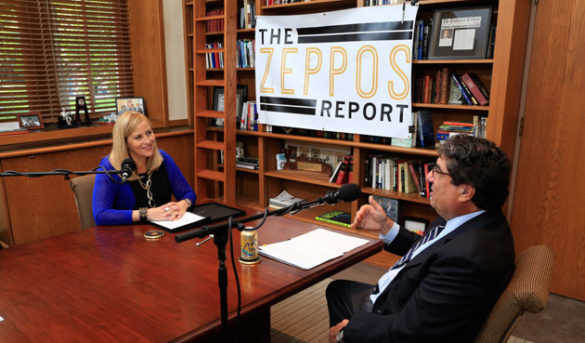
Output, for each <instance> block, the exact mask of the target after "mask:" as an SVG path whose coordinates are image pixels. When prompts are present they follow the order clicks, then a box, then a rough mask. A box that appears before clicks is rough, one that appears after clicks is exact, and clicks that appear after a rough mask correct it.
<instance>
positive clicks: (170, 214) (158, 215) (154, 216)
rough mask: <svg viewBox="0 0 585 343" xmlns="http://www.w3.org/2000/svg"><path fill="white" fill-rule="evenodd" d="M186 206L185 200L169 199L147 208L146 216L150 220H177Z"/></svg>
mask: <svg viewBox="0 0 585 343" xmlns="http://www.w3.org/2000/svg"><path fill="white" fill-rule="evenodd" d="M187 208H188V206H187V203H186V201H183V200H181V201H178V202H174V201H171V202H168V203H166V204H164V205H162V206H159V207H154V208H149V209H148V212H147V213H148V215H147V216H148V219H151V220H177V219H180V218H182V217H183V215H184V214H185V212H186V211H187Z"/></svg>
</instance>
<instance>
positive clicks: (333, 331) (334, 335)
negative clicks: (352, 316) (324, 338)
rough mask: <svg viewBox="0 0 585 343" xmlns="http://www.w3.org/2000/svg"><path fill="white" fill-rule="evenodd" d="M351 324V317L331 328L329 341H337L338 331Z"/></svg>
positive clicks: (332, 342) (331, 342) (330, 342)
mask: <svg viewBox="0 0 585 343" xmlns="http://www.w3.org/2000/svg"><path fill="white" fill-rule="evenodd" d="M347 324H349V319H344V320H342V321H341V322H339V324H337V325H335V326H332V327H331V328H330V329H329V343H337V332H339V330H341V329H343V328H344V327H346V326H347Z"/></svg>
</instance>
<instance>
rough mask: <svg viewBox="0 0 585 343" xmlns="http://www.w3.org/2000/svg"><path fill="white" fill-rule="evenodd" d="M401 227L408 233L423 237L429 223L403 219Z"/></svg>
mask: <svg viewBox="0 0 585 343" xmlns="http://www.w3.org/2000/svg"><path fill="white" fill-rule="evenodd" d="M403 220H404V222H403V224H402V226H403V227H404V228H405V229H407V230H408V231H412V232H414V233H417V234H419V235H424V234H425V231H426V229H427V228H428V226H429V221H428V220H427V219H424V218H415V217H406V216H405V217H404V219H403Z"/></svg>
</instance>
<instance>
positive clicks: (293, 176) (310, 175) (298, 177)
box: [264, 170, 341, 188]
mask: <svg viewBox="0 0 585 343" xmlns="http://www.w3.org/2000/svg"><path fill="white" fill-rule="evenodd" d="M264 176H267V177H273V178H277V179H284V180H290V181H297V182H302V183H307V184H312V185H318V186H325V187H330V188H339V187H341V186H340V185H338V184H336V183H332V182H329V176H327V175H324V174H319V173H314V172H308V171H303V170H278V171H269V172H265V173H264Z"/></svg>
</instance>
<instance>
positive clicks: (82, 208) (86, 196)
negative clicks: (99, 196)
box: [69, 175, 95, 229]
mask: <svg viewBox="0 0 585 343" xmlns="http://www.w3.org/2000/svg"><path fill="white" fill-rule="evenodd" d="M94 182H95V175H84V176H79V177H76V178H73V179H71V181H69V185H70V186H71V190H73V194H74V195H75V203H76V204H77V213H78V214H79V221H80V222H81V228H82V229H89V228H90V227H94V226H95V221H94V220H93V210H92V207H91V199H92V196H93V184H94Z"/></svg>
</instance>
